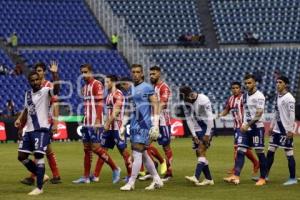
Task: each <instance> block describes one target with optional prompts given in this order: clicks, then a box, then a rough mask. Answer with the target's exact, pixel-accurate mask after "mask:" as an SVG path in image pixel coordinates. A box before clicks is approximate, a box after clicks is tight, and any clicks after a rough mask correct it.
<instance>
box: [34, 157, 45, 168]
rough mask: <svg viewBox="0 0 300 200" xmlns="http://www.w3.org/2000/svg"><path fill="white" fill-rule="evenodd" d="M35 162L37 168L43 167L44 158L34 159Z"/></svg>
mask: <svg viewBox="0 0 300 200" xmlns="http://www.w3.org/2000/svg"><path fill="white" fill-rule="evenodd" d="M35 162H36V164H37V166H38V167H45V166H44V165H45V160H44V158H39V159H36V160H35Z"/></svg>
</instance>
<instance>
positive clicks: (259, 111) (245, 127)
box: [241, 108, 264, 133]
mask: <svg viewBox="0 0 300 200" xmlns="http://www.w3.org/2000/svg"><path fill="white" fill-rule="evenodd" d="M263 113H264V110H263V109H261V108H259V109H257V110H256V113H255V116H254V118H253V119H252V120H251V121H250V122H248V123H247V124H243V125H242V128H241V131H242V132H243V133H244V132H246V131H247V130H248V129H249V128H250V126H252V125H253V124H255V123H256V122H257V121H259V120H260V118H261V116H262V115H263Z"/></svg>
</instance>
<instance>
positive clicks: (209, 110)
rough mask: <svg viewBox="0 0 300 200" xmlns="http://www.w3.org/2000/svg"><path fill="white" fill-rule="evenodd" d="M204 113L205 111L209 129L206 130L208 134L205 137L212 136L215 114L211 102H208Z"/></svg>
mask: <svg viewBox="0 0 300 200" xmlns="http://www.w3.org/2000/svg"><path fill="white" fill-rule="evenodd" d="M204 111H205V115H206V119H205V121H206V124H207V129H206V133H205V135H210V134H211V129H212V128H213V124H214V122H213V120H214V117H213V113H212V106H211V103H210V101H208V102H207V103H206V104H205V105H204Z"/></svg>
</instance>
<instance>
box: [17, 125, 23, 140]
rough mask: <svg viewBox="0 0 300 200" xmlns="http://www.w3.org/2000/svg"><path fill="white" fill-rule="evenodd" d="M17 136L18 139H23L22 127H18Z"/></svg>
mask: <svg viewBox="0 0 300 200" xmlns="http://www.w3.org/2000/svg"><path fill="white" fill-rule="evenodd" d="M18 138H19V140H23V129H22V128H19V129H18Z"/></svg>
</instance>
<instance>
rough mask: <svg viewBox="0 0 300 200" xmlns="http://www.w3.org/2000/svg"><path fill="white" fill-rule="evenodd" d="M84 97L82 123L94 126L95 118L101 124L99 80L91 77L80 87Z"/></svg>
mask: <svg viewBox="0 0 300 200" xmlns="http://www.w3.org/2000/svg"><path fill="white" fill-rule="evenodd" d="M82 95H83V98H84V121H83V123H84V125H85V126H94V125H95V124H96V119H97V118H98V119H99V123H100V125H103V85H102V83H101V82H100V81H98V80H95V79H91V80H90V81H89V82H88V83H86V84H85V85H84V86H83V88H82Z"/></svg>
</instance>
